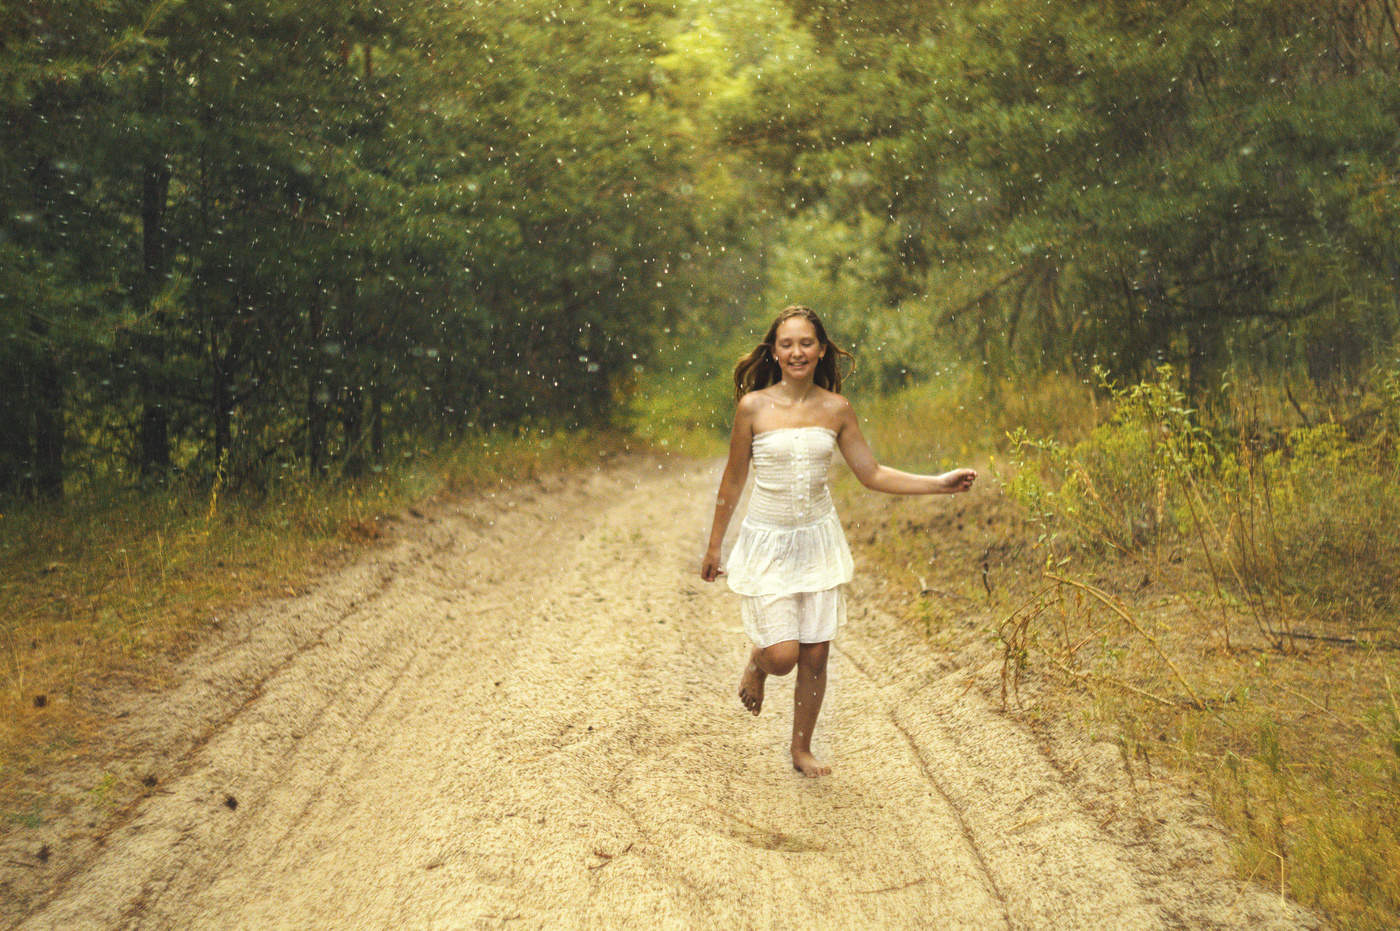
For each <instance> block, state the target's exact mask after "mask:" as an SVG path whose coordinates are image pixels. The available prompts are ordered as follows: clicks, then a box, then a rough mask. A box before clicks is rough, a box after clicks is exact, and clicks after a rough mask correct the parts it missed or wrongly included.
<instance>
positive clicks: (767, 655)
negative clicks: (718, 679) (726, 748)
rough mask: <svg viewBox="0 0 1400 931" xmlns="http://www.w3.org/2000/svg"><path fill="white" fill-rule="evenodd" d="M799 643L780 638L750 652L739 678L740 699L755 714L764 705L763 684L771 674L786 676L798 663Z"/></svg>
mask: <svg viewBox="0 0 1400 931" xmlns="http://www.w3.org/2000/svg"><path fill="white" fill-rule="evenodd" d="M797 657H798V643H797V641H796V640H780V641H778V642H777V643H775V644H773V645H772V646H767V647H763V648H762V649H759V648H758V647H754V648H753V650H752V651H751V652H750V653H749V661H748V663H747V664H746V665H745V666H744V675H743V678H741V679H740V680H739V700H740V701H741V702H743V703H744V707H745V708H747V709H749V711H750V712H751V713H753V714H758V712H759V710H760V709H761V708H762V707H763V685H764V682H765V681H766V680H767V679H768V677H769V676H785V675H787V674H788V673H790V672H792V667H793V666H796V665H797Z"/></svg>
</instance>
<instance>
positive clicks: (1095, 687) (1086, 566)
mask: <svg viewBox="0 0 1400 931" xmlns="http://www.w3.org/2000/svg"><path fill="white" fill-rule="evenodd" d="M1074 392H1075V388H1074V387H1073V386H1070V387H1064V386H1061V387H1060V388H1058V389H1053V390H1044V389H1042V390H1041V391H1030V392H1026V393H1025V395H1024V396H1022V397H1021V398H1019V399H1018V403H1019V404H1020V405H1022V411H1023V412H1024V414H1025V415H1026V420H1027V421H1028V423H1029V424H1030V426H1028V428H1027V431H1026V432H1027V435H1028V436H1032V437H1050V438H1054V439H1055V440H1057V441H1058V442H1057V443H1046V444H1044V445H1043V446H1042V447H1041V450H1042V452H1044V451H1047V450H1048V451H1050V452H1052V453H1053V454H1054V456H1055V457H1057V458H1055V459H1054V460H1053V461H1051V462H1049V463H1048V464H1047V463H1046V462H1045V461H1044V460H1039V461H1038V462H1039V464H1040V465H1044V466H1046V469H1047V471H1046V472H1043V473H1038V474H1037V473H1036V472H1035V469H1034V466H1035V465H1036V464H1037V460H1036V459H1035V458H1034V457H1032V456H1029V455H1023V456H1022V459H1021V462H1020V470H1019V471H1015V470H1013V469H1012V468H1011V467H1010V466H1005V465H1002V466H998V467H997V468H996V471H997V472H998V475H999V478H1000V480H1001V481H1002V482H1004V483H1009V484H1010V488H1011V489H1012V491H1013V492H1014V498H1015V501H1016V502H1019V503H1014V502H1013V501H1012V500H1008V499H1007V498H1006V497H1003V496H1001V495H1000V494H993V493H991V492H989V491H988V490H986V489H984V490H983V492H982V493H981V495H982V497H981V498H980V499H979V498H977V497H973V498H969V499H968V500H967V501H966V502H963V501H957V502H950V503H948V506H945V507H940V508H933V507H927V508H925V507H919V506H916V505H907V504H898V505H883V506H879V507H876V506H874V505H866V504H863V503H859V502H860V499H859V498H858V497H856V498H853V501H852V503H853V505H854V506H852V507H848V508H847V509H846V512H845V513H846V516H847V518H848V520H851V521H854V522H855V523H856V524H858V525H859V526H858V529H857V530H856V533H857V534H859V535H861V536H860V537H859V538H858V539H857V540H856V542H857V543H858V545H861V546H862V548H863V549H864V561H865V562H867V564H868V563H869V562H870V561H872V560H873V561H875V562H877V563H878V564H879V565H880V567H881V568H882V570H883V573H884V575H886V576H887V577H888V578H890V579H892V580H894V583H895V587H896V588H897V589H902V590H903V591H906V592H907V593H908V595H907V597H905V598H902V599H900V600H899V604H898V605H896V606H894V607H896V608H897V609H898V610H899V611H900V613H902V614H903V616H904V617H906V618H907V619H908V620H909V621H910V622H911V623H916V624H920V625H922V626H924V627H925V629H927V630H929V631H930V633H931V634H932V636H933V638H934V641H935V642H944V643H947V644H949V645H953V646H956V645H957V644H958V643H959V642H965V641H966V637H967V636H968V633H967V631H966V630H965V629H964V628H965V619H966V618H968V617H975V618H979V619H988V618H990V619H991V626H993V627H994V628H995V630H994V632H992V633H993V636H995V637H997V639H998V642H999V646H1000V648H1001V653H1002V657H1003V662H1004V679H1003V682H1004V686H1005V689H1006V692H1005V694H1006V700H1007V703H1008V705H1009V706H1010V707H1012V708H1014V709H1017V710H1018V711H1019V713H1020V714H1022V715H1023V716H1024V718H1025V720H1027V721H1028V722H1030V723H1032V724H1033V725H1035V726H1037V727H1038V729H1040V730H1041V732H1042V733H1043V734H1049V733H1050V732H1051V731H1053V729H1054V728H1053V727H1052V726H1051V725H1052V724H1063V723H1065V722H1071V723H1072V724H1073V725H1074V726H1075V727H1076V728H1078V729H1079V730H1080V731H1081V732H1089V733H1091V734H1092V736H1093V737H1094V738H1095V739H1103V738H1105V737H1107V738H1110V739H1113V740H1115V741H1116V742H1118V743H1119V745H1120V747H1121V748H1122V750H1123V755H1124V758H1125V760H1128V761H1131V763H1132V764H1133V765H1135V766H1137V767H1138V768H1140V769H1143V770H1145V771H1148V772H1151V771H1152V770H1153V768H1154V767H1157V768H1161V767H1166V768H1168V769H1169V770H1171V771H1174V772H1176V773H1178V774H1180V775H1181V776H1182V777H1183V778H1185V779H1186V780H1188V781H1189V782H1190V783H1192V784H1193V785H1195V786H1196V787H1197V788H1198V789H1199V790H1200V791H1201V792H1202V793H1203V794H1205V795H1207V796H1208V797H1209V798H1210V799H1212V800H1213V802H1214V806H1215V810H1216V812H1217V813H1218V816H1219V817H1220V819H1221V821H1222V823H1223V824H1224V825H1225V827H1226V828H1227V830H1228V831H1229V832H1230V834H1231V836H1232V838H1233V850H1234V857H1235V866H1236V870H1237V872H1238V874H1239V875H1240V876H1241V877H1242V878H1244V877H1249V878H1252V879H1253V880H1254V881H1256V882H1260V883H1263V884H1265V885H1267V886H1270V887H1272V888H1276V889H1281V890H1282V891H1283V892H1284V893H1286V894H1287V895H1289V896H1291V897H1293V898H1294V899H1296V900H1298V901H1300V902H1302V903H1304V904H1306V905H1309V906H1311V907H1313V908H1316V909H1318V910H1319V911H1320V912H1322V913H1323V914H1325V915H1326V916H1327V917H1328V918H1329V920H1331V921H1333V922H1335V923H1336V924H1338V925H1339V926H1344V927H1355V928H1388V927H1395V926H1396V925H1397V924H1400V871H1397V870H1396V869H1395V864H1396V863H1400V823H1397V821H1396V819H1395V817H1394V813H1395V811H1396V805H1397V801H1398V800H1400V629H1398V628H1397V625H1396V621H1395V616H1394V608H1395V604H1394V601H1393V598H1394V584H1393V579H1394V567H1395V566H1396V565H1397V564H1400V508H1397V507H1396V506H1395V505H1394V500H1393V499H1394V496H1393V495H1389V496H1387V495H1385V494H1383V493H1381V491H1380V490H1381V489H1383V488H1392V489H1393V488H1394V486H1395V481H1396V479H1397V478H1400V475H1397V469H1396V463H1395V460H1394V458H1393V448H1391V447H1390V446H1389V445H1387V444H1389V443H1390V442H1392V441H1391V440H1388V439H1386V438H1385V436H1384V435H1381V436H1380V437H1379V438H1378V437H1377V435H1376V434H1374V433H1372V434H1366V435H1352V434H1349V433H1347V432H1345V431H1340V430H1338V429H1334V428H1331V427H1327V426H1326V425H1318V424H1316V423H1314V424H1312V425H1310V426H1306V427H1303V426H1302V425H1295V426H1294V427H1293V428H1289V427H1288V426H1286V425H1285V426H1279V427H1270V428H1261V426H1260V425H1259V423H1258V422H1257V421H1255V422H1253V423H1252V424H1244V421H1243V419H1242V418H1240V417H1239V413H1240V412H1239V411H1238V410H1235V411H1234V412H1233V414H1234V415H1235V420H1234V421H1233V423H1232V424H1231V429H1230V430H1228V431H1225V433H1224V434H1223V435H1224V436H1225V441H1222V440H1221V439H1220V437H1221V435H1222V434H1221V433H1218V432H1217V433H1216V434H1215V435H1214V438H1213V439H1212V437H1211V436H1209V435H1208V431H1203V432H1202V433H1200V434H1199V435H1195V439H1199V440H1201V441H1202V442H1204V441H1206V440H1208V439H1211V440H1212V442H1214V443H1215V446H1214V453H1213V457H1206V458H1199V457H1198V458H1196V459H1194V460H1193V459H1192V456H1193V455H1196V454H1200V453H1201V452H1202V450H1201V449H1197V448H1194V447H1193V445H1192V442H1185V443H1182V444H1178V445H1177V447H1176V448H1175V449H1169V450H1166V451H1165V454H1163V453H1164V451H1163V450H1162V449H1160V448H1156V447H1155V444H1156V443H1157V442H1158V441H1159V440H1160V438H1161V437H1162V436H1163V433H1162V430H1161V427H1162V424H1161V423H1160V422H1157V423H1154V424H1152V425H1150V426H1151V429H1150V430H1144V429H1142V428H1143V426H1144V424H1143V423H1142V421H1141V420H1140V419H1137V420H1135V419H1133V418H1132V417H1129V418H1126V419H1120V420H1119V421H1117V422H1116V423H1115V421H1114V420H1113V415H1114V413H1115V409H1116V408H1115V406H1114V405H1111V404H1107V405H1106V404H1102V403H1101V404H1100V405H1099V408H1100V409H1099V410H1095V409H1094V406H1093V405H1091V404H1088V403H1086V402H1085V401H1084V400H1082V399H1079V400H1076V399H1075V397H1074ZM1154 399H1155V400H1160V399H1161V397H1160V396H1154V397H1153V398H1148V399H1146V400H1148V401H1151V400H1154ZM1140 400H1141V399H1140ZM1304 404H1305V406H1306V401H1305V402H1304ZM959 406H960V401H959V399H957V398H956V397H955V396H954V397H949V396H948V395H944V399H943V400H942V401H940V399H939V397H938V396H937V394H936V393H934V392H930V393H929V394H928V395H927V396H925V397H924V398H922V399H916V400H915V401H914V403H907V402H902V401H900V400H898V399H896V400H895V401H893V402H892V403H890V404H888V405H886V406H881V405H875V406H873V407H872V406H866V407H865V408H863V409H862V412H863V413H867V415H868V416H871V419H872V421H873V422H872V423H871V424H870V426H869V427H868V429H867V432H868V433H869V434H871V436H872V438H873V439H872V442H873V445H875V446H876V449H877V452H879V453H881V454H882V458H886V457H885V456H884V451H883V449H882V448H881V447H882V445H883V446H885V447H886V448H890V449H892V451H893V452H892V455H893V458H894V459H895V460H896V461H895V464H901V463H899V462H898V461H897V460H898V458H899V457H901V456H905V455H915V450H917V448H918V442H917V435H918V434H917V433H916V431H915V430H914V429H913V428H912V427H911V424H916V425H919V427H921V428H922V426H923V425H924V424H926V423H930V422H933V423H942V424H944V425H945V426H946V429H948V430H949V434H947V435H945V436H944V437H943V438H942V439H943V441H944V443H945V444H946V446H945V448H949V447H951V449H952V450H954V451H957V452H961V451H962V450H963V449H964V448H967V449H968V451H969V453H971V451H972V448H973V447H972V446H970V445H969V446H968V447H964V446H963V445H962V442H961V441H960V439H957V437H958V434H957V433H956V432H954V431H956V430H957V429H958V426H959V424H958V423H957V422H948V421H947V419H946V414H945V413H943V412H946V411H947V410H949V409H957V408H958V407H959ZM1149 406H1150V405H1149ZM1280 409H1284V408H1280ZM1286 409H1287V410H1292V406H1291V405H1289V406H1288V407H1287V408H1286ZM872 411H873V414H871V412H872ZM1046 412H1048V419H1040V420H1039V423H1037V419H1038V418H1042V414H1045V413H1046ZM1058 413H1066V414H1068V415H1069V418H1070V422H1069V423H1064V422H1063V421H1060V422H1058V423H1057V422H1056V419H1055V417H1056V414H1058ZM1159 413H1160V412H1159ZM1018 416H1022V414H1019V413H1017V414H1010V415H1008V414H1007V413H1004V412H997V411H990V412H987V414H986V417H985V418H984V421H983V422H981V423H976V422H974V423H971V424H970V425H969V426H968V427H967V429H968V430H969V431H970V436H971V437H972V438H973V440H974V441H984V440H985V438H986V437H987V436H988V432H989V431H988V429H987V427H986V421H992V422H995V423H997V424H998V425H1001V424H1006V423H1009V422H1014V421H1015V420H1016V418H1017V417H1018ZM939 418H942V419H941V420H940V419H939ZM1168 426H1169V427H1170V424H1169V425H1168ZM1176 426H1177V427H1180V426H1181V423H1180V422H1178V423H1177V424H1176ZM918 433H922V430H920V431H918ZM1086 437H1087V438H1088V439H1087V440H1084V439H1083V438H1086ZM1154 437H1155V438H1157V439H1154ZM1231 437H1243V438H1247V439H1248V438H1253V439H1252V441H1251V442H1245V441H1240V442H1237V443H1231V442H1229V440H1230V438H1231ZM1259 437H1267V438H1269V441H1268V442H1265V443H1261V442H1259ZM1290 437H1291V439H1290ZM906 438H912V439H906ZM1075 439H1079V440H1080V442H1078V443H1076V442H1074V440H1075ZM902 442H903V443H904V445H901V443H902ZM1024 452H1025V450H1023V453H1024ZM1222 454H1228V457H1229V458H1228V461H1226V458H1225V456H1224V455H1222ZM952 458H955V457H946V456H940V457H938V460H939V461H940V463H941V464H947V465H951V464H953V462H952ZM1013 458H1014V456H1013ZM928 462H929V457H928V456H924V457H923V459H922V461H920V460H919V459H918V458H917V457H916V458H912V459H906V460H905V462H904V463H903V464H905V465H907V466H909V467H911V468H914V467H919V466H920V465H927V464H928ZM1027 470H1030V472H1028V471H1027ZM1173 470H1175V471H1173ZM1032 479H1033V480H1034V482H1033V483H1032V487H1028V486H1027V482H1028V481H1030V480H1032ZM1017 483H1020V484H1019V485H1018V484H1017ZM1035 483H1038V487H1035ZM1003 487H1006V486H1005V485H1004V486H1003ZM1057 495H1058V497H1056V496H1057ZM1386 578H1389V579H1390V582H1389V583H1387V582H1386V581H1385V579H1386ZM981 633H982V634H983V635H986V634H987V633H988V631H986V630H983V631H981Z"/></svg>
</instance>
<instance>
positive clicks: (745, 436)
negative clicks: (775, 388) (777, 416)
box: [700, 394, 757, 582]
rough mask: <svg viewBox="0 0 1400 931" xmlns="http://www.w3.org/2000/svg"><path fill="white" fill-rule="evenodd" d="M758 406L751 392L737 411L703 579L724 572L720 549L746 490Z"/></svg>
mask: <svg viewBox="0 0 1400 931" xmlns="http://www.w3.org/2000/svg"><path fill="white" fill-rule="evenodd" d="M756 407H757V398H755V397H754V396H753V395H752V394H749V395H745V396H744V397H743V398H742V399H741V400H740V401H739V406H738V407H737V408H735V410H734V429H733V430H731V431H730V433H729V461H728V462H726V463H725V464H724V477H723V478H721V479H720V481H719V493H718V494H717V495H716V496H715V519H714V523H713V524H711V525H710V543H709V546H708V547H706V549H705V559H704V561H703V562H702V563H701V564H700V578H702V579H704V580H705V581H706V582H713V581H714V580H715V579H717V578H719V577H720V575H721V574H722V572H723V570H722V569H720V567H719V551H720V547H721V546H722V545H723V543H724V534H725V532H726V531H727V530H728V529H729V521H730V519H731V518H732V517H733V516H734V508H735V506H737V505H738V503H739V497H740V496H741V495H742V494H743V493H744V483H745V482H746V481H748V477H749V458H750V456H752V455H753V415H754V410H755V408H756Z"/></svg>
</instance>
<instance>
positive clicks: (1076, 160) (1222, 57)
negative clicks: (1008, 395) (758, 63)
mask: <svg viewBox="0 0 1400 931" xmlns="http://www.w3.org/2000/svg"><path fill="white" fill-rule="evenodd" d="M790 5H791V6H792V7H793V8H794V9H795V10H796V11H797V12H798V13H799V14H800V15H801V16H802V17H804V19H805V21H808V22H811V23H813V24H814V25H815V28H816V29H817V34H818V36H819V37H820V39H821V41H820V44H819V45H817V46H814V47H811V48H809V49H804V50H803V52H802V54H800V55H797V56H793V57H792V58H790V59H789V60H787V61H784V62H778V63H775V66H774V67H773V68H771V69H769V70H768V71H767V72H766V73H765V76H764V79H763V81H761V82H760V83H759V84H758V85H757V87H756V93H757V101H756V106H754V107H751V108H749V109H747V110H745V111H743V112H735V113H734V114H733V115H732V119H731V121H730V124H729V126H730V128H729V132H730V136H731V138H733V139H734V140H735V141H736V142H741V143H743V144H745V145H748V146H749V147H750V148H751V150H752V151H753V152H754V154H755V156H756V157H758V158H760V159H761V160H763V162H764V163H765V164H767V165H769V166H770V167H771V168H772V169H773V170H774V171H775V172H776V173H778V175H779V176H780V177H781V178H782V182H783V194H784V200H785V205H786V206H787V207H788V209H789V210H791V211H793V212H795V213H799V214H800V213H805V212H809V211H818V210H823V209H824V210H827V211H829V212H830V214H831V215H833V216H837V217H849V216H854V215H856V214H857V213H858V212H862V211H863V212H864V213H865V214H867V215H869V216H871V217H877V218H880V219H879V222H880V223H881V224H882V225H883V226H884V227H885V231H884V232H883V233H882V234H879V235H873V236H870V237H869V238H868V241H869V242H870V243H871V244H872V245H874V246H875V248H877V249H878V251H879V252H880V254H881V258H882V260H883V261H882V262H879V263H875V264H877V265H883V271H882V273H881V274H880V276H879V279H880V281H881V284H882V285H883V288H882V293H881V294H880V295H879V298H880V300H882V301H883V302H884V303H885V304H887V305H889V306H896V305H899V304H902V303H904V302H905V301H908V300H909V299H911V298H914V299H917V300H919V301H921V302H923V303H926V304H932V303H937V304H938V305H939V306H940V315H939V320H940V322H942V323H944V324H945V325H948V326H946V327H945V328H944V329H943V330H942V331H941V333H940V334H939V335H941V336H943V338H945V339H950V338H954V337H956V338H955V339H953V342H954V343H955V345H957V346H959V347H960V348H963V349H964V350H970V351H972V352H974V353H975V354H976V355H977V356H979V357H980V358H981V359H983V360H986V361H988V362H989V363H991V364H994V365H998V366H1006V367H1014V368H1019V369H1024V368H1027V367H1050V368H1059V367H1074V368H1077V369H1078V370H1080V371H1087V370H1088V369H1090V368H1091V367H1092V366H1093V365H1095V364H1099V365H1103V366H1105V367H1106V368H1108V369H1109V370H1110V371H1112V372H1113V373H1114V374H1115V376H1117V377H1125V376H1127V377H1136V376H1138V375H1141V374H1142V373H1144V372H1145V371H1147V370H1148V369H1149V368H1151V367H1153V366H1155V365H1157V364H1160V363H1162V362H1171V363H1173V364H1175V365H1176V366H1177V367H1178V369H1179V370H1180V371H1182V372H1184V373H1185V374H1186V376H1187V379H1188V386H1189V389H1190V390H1189V393H1190V394H1191V395H1192V396H1193V397H1195V396H1199V395H1200V394H1201V392H1202V391H1203V390H1204V389H1205V388H1206V387H1208V386H1210V385H1211V384H1212V383H1213V382H1214V381H1215V380H1216V379H1217V378H1218V376H1219V375H1220V373H1221V372H1223V371H1224V370H1225V369H1226V368H1229V367H1235V368H1242V367H1244V366H1246V365H1263V366H1265V367H1274V368H1280V367H1290V368H1293V369H1295V370H1300V371H1306V372H1307V373H1308V374H1309V376H1310V377H1311V378H1313V379H1314V380H1315V381H1319V382H1324V381H1335V380H1346V379H1350V378H1354V377H1355V376H1356V375H1357V374H1358V373H1360V372H1361V371H1364V369H1365V367H1366V365H1367V364H1368V363H1369V361H1370V360H1371V359H1373V358H1374V357H1375V354H1376V353H1377V352H1378V351H1379V350H1380V348H1381V347H1384V346H1385V345H1387V343H1388V341H1389V339H1390V338H1391V336H1392V335H1393V334H1394V333H1395V332H1396V331H1397V328H1400V318H1397V315H1396V313H1395V310H1394V304H1393V301H1392V300H1391V299H1390V297H1389V294H1390V291H1391V290H1392V286H1393V285H1392V279H1393V276H1394V269H1395V268H1396V264H1397V259H1400V252H1397V250H1396V238H1395V233H1394V229H1395V226H1396V224H1395V223H1394V219H1395V216H1396V201H1395V191H1394V185H1393V184H1391V183H1390V182H1389V179H1391V178H1392V177H1393V176H1394V175H1395V172H1396V170H1397V168H1398V167H1400V165H1397V158H1400V155H1397V151H1396V149H1395V147H1394V144H1393V133H1392V132H1391V131H1390V129H1389V127H1393V125H1394V123H1395V120H1396V116H1397V112H1400V90H1397V88H1400V83H1397V82H1396V80H1395V76H1396V61H1397V60H1400V59H1397V58H1396V56H1395V51H1396V47H1397V39H1396V33H1395V30H1394V26H1393V23H1392V22H1390V20H1389V19H1388V17H1389V16H1390V11H1389V10H1388V8H1384V6H1385V5H1384V4H1382V3H1380V2H1379V0H1375V2H1367V3H1362V4H1356V5H1353V6H1352V7H1349V8H1348V10H1347V11H1346V13H1345V14H1343V13H1342V12H1341V10H1340V7H1339V8H1338V10H1337V11H1334V12H1333V13H1321V12H1319V10H1318V9H1317V8H1316V6H1315V4H1312V3H1303V2H1301V0H1296V2H1286V3H1277V2H1273V0H1254V2H1249V3H1243V4H1241V3H1233V2H1231V3H1226V2H1223V0H1221V2H1209V3H1191V4H1185V3H1162V4H1152V5H1146V6H1144V5H1142V4H1136V3H1132V4H1130V3H1107V4H1105V3H1101V2H1097V0H1095V2H1088V0H1084V2H1072V3H1056V4H1034V5H1030V6H1027V5H1026V4H1023V3H1016V2H1010V0H980V2H976V3H971V4H948V3H940V2H926V3H901V4H877V3H870V2H860V0H841V2H831V3H826V2H807V0H801V2H798V0H793V2H792V3H791V4H790Z"/></svg>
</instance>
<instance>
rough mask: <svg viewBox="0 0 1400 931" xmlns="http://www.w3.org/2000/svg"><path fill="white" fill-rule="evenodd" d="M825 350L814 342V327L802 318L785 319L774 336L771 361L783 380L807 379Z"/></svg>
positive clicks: (815, 333) (815, 331)
mask: <svg viewBox="0 0 1400 931" xmlns="http://www.w3.org/2000/svg"><path fill="white" fill-rule="evenodd" d="M824 355H826V347H825V346H823V345H822V344H821V341H820V340H818V339H817V328H816V327H814V326H812V323H811V321H810V320H807V319H805V318H803V317H788V318H787V319H786V320H784V321H783V322H782V323H780V324H778V332H777V334H776V335H775V336H774V337H773V358H775V359H777V360H778V367H779V368H780V369H782V370H783V379H784V380H785V381H803V380H810V379H811V378H812V373H813V372H815V371H816V369H817V362H818V360H820V359H821V358H822V356H824Z"/></svg>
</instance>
